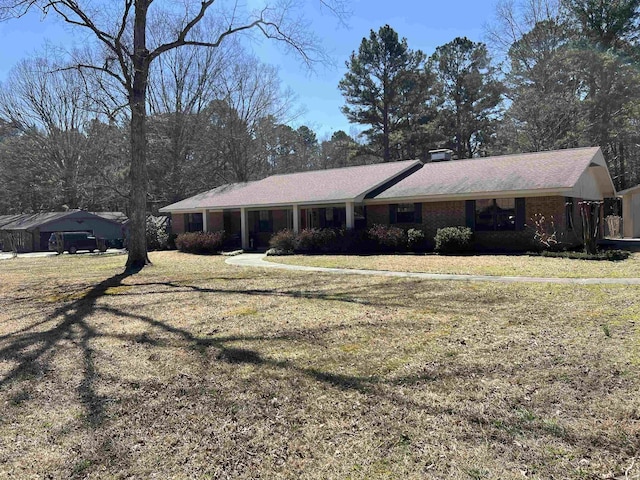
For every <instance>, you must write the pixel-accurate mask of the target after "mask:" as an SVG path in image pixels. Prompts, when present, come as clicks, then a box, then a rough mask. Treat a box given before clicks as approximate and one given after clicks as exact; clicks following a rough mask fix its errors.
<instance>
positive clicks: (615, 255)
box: [540, 250, 630, 262]
mask: <svg viewBox="0 0 640 480" xmlns="http://www.w3.org/2000/svg"><path fill="white" fill-rule="evenodd" d="M540 255H541V256H543V257H552V258H570V259H574V260H599V261H610V262H617V261H621V260H626V259H627V258H629V255H630V253H629V252H627V251H625V250H605V251H603V252H598V253H585V252H550V251H546V250H545V251H543V252H541V253H540Z"/></svg>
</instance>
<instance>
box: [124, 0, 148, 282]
mask: <svg viewBox="0 0 640 480" xmlns="http://www.w3.org/2000/svg"><path fill="white" fill-rule="evenodd" d="M147 8H148V3H147V0H138V1H137V2H136V14H135V23H134V30H133V48H134V55H133V85H132V90H131V93H130V97H129V105H130V107H131V170H130V171H129V177H130V179H131V192H130V193H129V211H130V213H131V215H130V221H129V245H128V248H129V258H128V259H127V265H126V269H127V270H128V271H131V270H140V269H141V268H142V267H144V266H145V265H147V264H149V263H151V262H150V261H149V257H148V256H147V241H146V235H145V229H146V223H147V142H146V138H147V132H146V128H147V109H146V102H147V79H148V76H149V61H148V55H149V52H148V51H147V48H146V29H147V25H146V23H147Z"/></svg>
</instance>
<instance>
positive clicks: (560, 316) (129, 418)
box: [0, 253, 640, 479]
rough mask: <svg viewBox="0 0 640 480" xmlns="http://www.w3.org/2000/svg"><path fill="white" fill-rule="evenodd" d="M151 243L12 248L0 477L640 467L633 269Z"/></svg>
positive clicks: (532, 472) (0, 338) (0, 348)
mask: <svg viewBox="0 0 640 480" xmlns="http://www.w3.org/2000/svg"><path fill="white" fill-rule="evenodd" d="M152 260H153V261H154V262H155V264H154V266H153V267H150V268H147V269H144V270H143V271H142V272H140V273H139V274H136V275H132V276H118V275H117V274H118V273H119V272H120V271H121V270H122V265H123V264H124V257H88V256H82V255H80V256H63V257H60V258H44V259H17V260H6V261H2V262H0V305H2V307H3V308H2V309H1V310H0V401H1V402H2V410H1V413H0V477H2V478H45V477H47V475H49V476H50V478H69V477H71V478H129V477H133V478H150V477H151V478H196V477H198V478H341V479H343V478H363V479H364V478H367V479H368V478H456V479H474V478H476V479H479V478H489V479H498V478H501V479H505V478H538V479H547V478H594V479H596V478H598V479H599V478H613V477H614V476H619V477H621V478H625V477H624V475H625V473H626V474H627V477H628V478H638V477H639V475H640V465H639V464H640V458H638V455H639V453H640V395H638V392H639V391H640V373H639V372H640V301H639V300H638V298H640V295H639V294H640V289H639V288H636V287H628V286H589V287H587V286H581V287H578V286H559V285H519V284H518V285H496V284H484V283H474V284H466V283H456V282H450V283H448V282H426V281H416V280H410V279H389V278H378V277H371V278H363V277H352V276H329V275H322V274H305V273H295V272H284V271H263V270H252V269H241V268H233V267H229V266H226V265H225V264H224V259H223V258H219V257H196V256H190V255H183V254H179V253H158V254H155V255H154V256H153V257H152ZM634 458H638V460H637V461H636V462H635V463H634Z"/></svg>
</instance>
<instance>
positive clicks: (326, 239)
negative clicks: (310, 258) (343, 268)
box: [295, 228, 338, 252]
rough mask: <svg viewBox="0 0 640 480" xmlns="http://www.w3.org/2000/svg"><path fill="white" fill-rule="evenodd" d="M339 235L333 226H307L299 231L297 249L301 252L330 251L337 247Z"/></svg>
mask: <svg viewBox="0 0 640 480" xmlns="http://www.w3.org/2000/svg"><path fill="white" fill-rule="evenodd" d="M337 238H338V235H337V233H336V231H335V230H333V229H331V228H323V229H320V228H305V229H304V230H301V231H300V233H298V236H297V237H296V242H295V250H296V251H300V252H330V251H334V250H336V249H337V244H338V242H337Z"/></svg>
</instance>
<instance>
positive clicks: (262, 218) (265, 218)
mask: <svg viewBox="0 0 640 480" xmlns="http://www.w3.org/2000/svg"><path fill="white" fill-rule="evenodd" d="M269 213H270V212H269V210H260V212H258V214H259V225H258V231H260V232H270V231H271V218H270V217H271V216H270V215H269Z"/></svg>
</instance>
